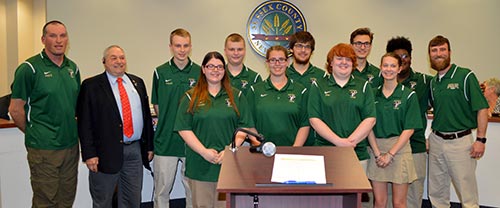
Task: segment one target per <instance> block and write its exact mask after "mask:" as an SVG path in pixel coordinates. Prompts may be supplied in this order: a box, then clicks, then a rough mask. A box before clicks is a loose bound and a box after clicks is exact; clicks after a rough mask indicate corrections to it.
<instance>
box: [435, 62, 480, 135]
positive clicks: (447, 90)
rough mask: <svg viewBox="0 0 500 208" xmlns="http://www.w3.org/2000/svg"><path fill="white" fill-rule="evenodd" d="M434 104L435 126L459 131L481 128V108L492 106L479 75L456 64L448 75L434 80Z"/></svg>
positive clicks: (444, 129) (449, 130)
mask: <svg viewBox="0 0 500 208" xmlns="http://www.w3.org/2000/svg"><path fill="white" fill-rule="evenodd" d="M430 87H431V99H432V100H431V101H432V102H431V103H432V104H433V107H434V120H433V121H432V129H433V130H436V131H441V132H456V131H463V130H467V129H474V128H477V111H479V110H481V109H483V108H488V102H487V101H486V98H484V95H483V93H482V92H481V88H480V87H479V82H478V81H477V78H476V75H474V72H472V71H471V70H470V69H467V68H462V67H459V66H457V65H455V64H452V65H451V68H450V69H449V70H448V72H446V74H445V75H444V76H443V77H442V78H439V74H437V75H436V76H434V78H432V81H431V86H430Z"/></svg>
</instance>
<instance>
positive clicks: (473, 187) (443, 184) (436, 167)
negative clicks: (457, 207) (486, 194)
mask: <svg viewBox="0 0 500 208" xmlns="http://www.w3.org/2000/svg"><path fill="white" fill-rule="evenodd" d="M473 142H474V138H473V137H472V134H469V135H467V136H464V137H461V138H458V139H453V140H444V139H443V138H441V137H439V136H437V135H435V134H434V133H431V134H430V135H429V187H428V188H429V199H430V201H431V203H432V206H433V207H438V208H441V207H446V208H449V207H450V182H453V185H454V186H455V190H456V192H457V196H458V198H459V199H460V200H461V203H462V207H464V208H470V207H479V203H478V202H479V199H478V198H479V197H478V191H477V182H476V164H477V161H476V160H475V159H474V158H471V157H470V155H469V153H470V149H471V146H472V143H473Z"/></svg>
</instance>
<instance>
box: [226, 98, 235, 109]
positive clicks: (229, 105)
mask: <svg viewBox="0 0 500 208" xmlns="http://www.w3.org/2000/svg"><path fill="white" fill-rule="evenodd" d="M226 105H227V107H233V105H231V101H230V100H229V98H226Z"/></svg>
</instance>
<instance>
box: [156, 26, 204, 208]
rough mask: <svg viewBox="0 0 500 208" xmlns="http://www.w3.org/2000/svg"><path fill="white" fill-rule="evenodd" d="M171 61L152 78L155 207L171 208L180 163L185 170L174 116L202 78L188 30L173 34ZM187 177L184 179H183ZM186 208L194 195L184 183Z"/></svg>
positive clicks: (180, 30)
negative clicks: (172, 191)
mask: <svg viewBox="0 0 500 208" xmlns="http://www.w3.org/2000/svg"><path fill="white" fill-rule="evenodd" d="M169 47H170V51H171V53H172V54H173V57H172V59H170V60H169V61H168V62H166V63H164V64H162V65H160V66H158V67H157V68H156V69H155V71H154V74H153V90H152V93H151V102H152V103H153V105H154V110H155V112H156V115H157V116H158V125H157V128H156V132H155V138H154V153H155V156H154V160H153V170H154V174H155V178H154V180H155V198H154V204H155V207H167V208H168V207H169V206H170V205H169V200H170V191H171V190H172V186H173V184H174V180H175V175H176V172H177V164H178V162H182V164H183V165H182V173H183V175H184V170H185V159H186V154H185V143H184V141H183V140H182V138H181V137H180V136H179V134H178V133H177V132H175V131H174V124H175V116H176V113H177V109H178V107H179V100H180V98H181V97H182V96H183V95H184V93H185V92H186V91H187V90H189V89H191V88H192V87H194V86H195V84H196V82H197V80H198V77H199V76H200V70H201V68H200V66H199V65H198V64H196V63H194V62H192V61H191V59H190V58H189V54H190V53H191V35H190V34H189V32H188V31H186V30H185V29H176V30H174V31H172V33H171V34H170V45H169ZM183 177H184V176H183ZM183 185H184V189H185V191H186V192H185V193H186V207H192V203H191V191H190V189H189V186H188V183H187V181H186V179H185V178H184V179H183Z"/></svg>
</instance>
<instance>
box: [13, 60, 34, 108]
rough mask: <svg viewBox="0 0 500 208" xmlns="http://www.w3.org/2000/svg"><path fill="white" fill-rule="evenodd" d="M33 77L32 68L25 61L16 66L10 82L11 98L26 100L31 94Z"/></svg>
mask: <svg viewBox="0 0 500 208" xmlns="http://www.w3.org/2000/svg"><path fill="white" fill-rule="evenodd" d="M34 79H35V73H34V72H33V69H32V68H31V67H30V66H29V64H27V63H22V64H21V65H19V67H17V69H16V72H15V74H14V82H13V83H12V86H11V87H12V99H22V100H24V101H27V100H28V98H29V97H30V96H31V92H32V90H33V85H34Z"/></svg>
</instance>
